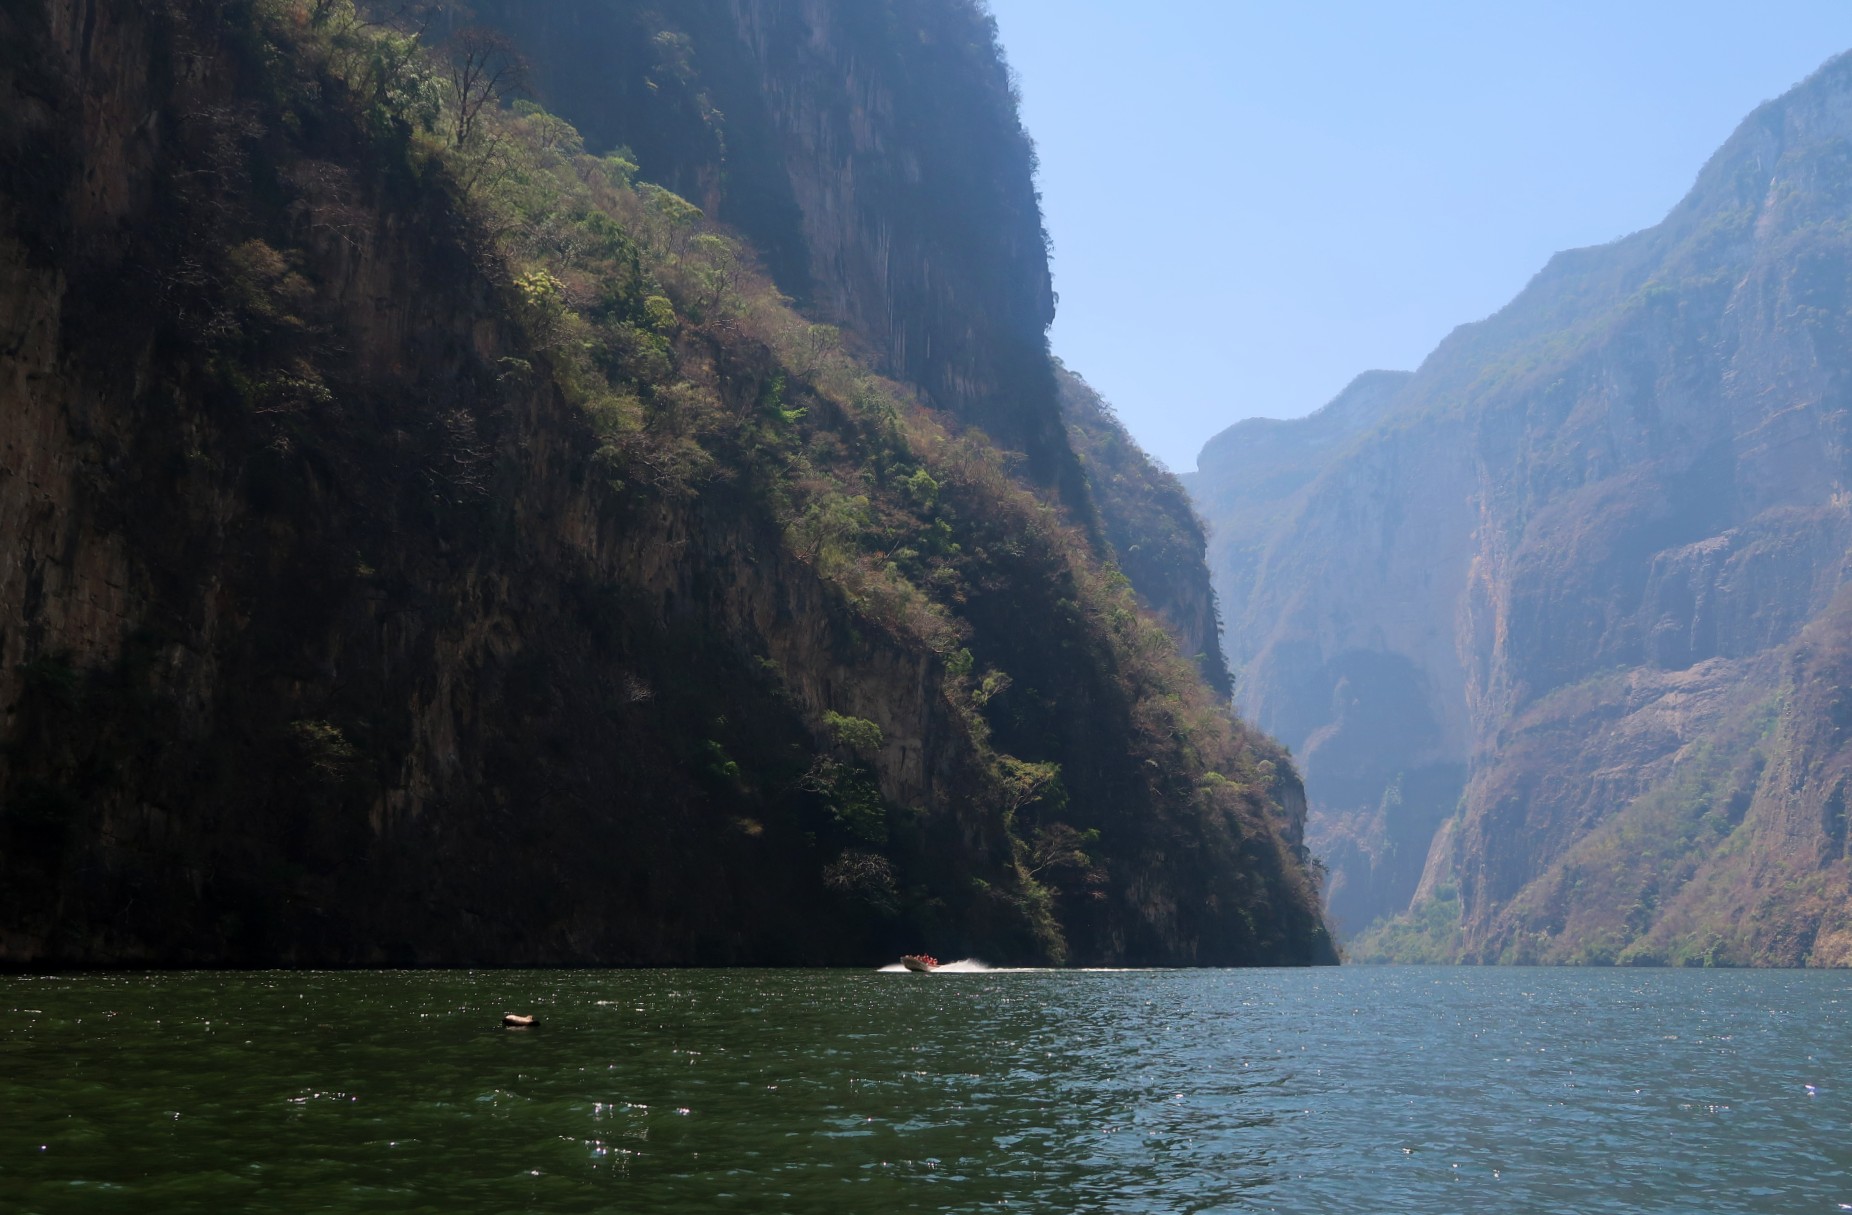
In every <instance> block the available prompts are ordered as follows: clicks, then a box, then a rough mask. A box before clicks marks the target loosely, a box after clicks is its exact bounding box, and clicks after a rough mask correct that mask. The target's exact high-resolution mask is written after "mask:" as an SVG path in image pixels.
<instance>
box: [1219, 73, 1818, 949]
mask: <svg viewBox="0 0 1852 1215" xmlns="http://www.w3.org/2000/svg"><path fill="white" fill-rule="evenodd" d="M1849 231H1852V59H1848V58H1847V57H1846V56H1840V57H1837V58H1835V59H1833V60H1831V61H1830V62H1828V63H1827V64H1826V65H1825V66H1824V67H1823V68H1821V69H1820V70H1819V71H1818V72H1817V73H1815V74H1814V75H1813V76H1812V77H1810V78H1809V79H1808V80H1807V81H1805V82H1803V83H1802V84H1801V85H1799V86H1797V87H1796V88H1795V89H1794V90H1793V91H1791V92H1790V93H1788V94H1787V95H1785V96H1783V97H1782V98H1780V99H1778V100H1776V101H1773V102H1770V103H1768V104H1766V105H1764V106H1762V107H1760V108H1759V109H1757V110H1756V111H1755V112H1754V113H1753V114H1751V115H1750V116H1749V118H1748V119H1746V120H1745V121H1744V123H1743V124H1742V125H1741V127H1739V129H1738V130H1737V131H1736V133H1735V134H1734V135H1732V137H1731V138H1730V140H1729V141H1728V142H1727V143H1726V144H1725V145H1724V146H1723V148H1722V149H1720V150H1719V152H1718V153H1717V154H1716V155H1715V156H1713V157H1712V158H1711V160H1710V161H1709V162H1708V163H1707V164H1706V165H1705V166H1704V168H1703V170H1702V172H1700V173H1699V175H1698V178H1697V181H1696V183H1695V185H1694V186H1693V188H1692V190H1691V192H1690V193H1689V194H1688V195H1687V196H1686V198H1685V199H1684V200H1683V201H1681V202H1680V203H1679V205H1678V206H1677V207H1675V208H1674V209H1673V210H1672V212H1671V213H1670V214H1669V215H1668V216H1667V217H1666V219H1665V220H1664V221H1663V222H1662V223H1660V224H1658V225H1657V226H1655V227H1653V228H1650V229H1647V230H1645V231H1642V232H1639V233H1635V234H1634V235H1632V236H1629V237H1626V238H1624V239H1622V240H1620V241H1616V242H1615V243H1613V244H1611V245H1606V246H1601V247H1598V248H1591V249H1579V250H1573V251H1570V252H1567V253H1563V254H1559V255H1557V256H1556V257H1555V258H1552V259H1551V261H1550V263H1549V264H1548V265H1547V266H1546V267H1545V268H1544V269H1543V270H1542V271H1541V272H1540V273H1539V274H1538V275H1537V276H1536V278H1534V279H1533V280H1532V282H1531V283H1530V284H1529V285H1528V286H1527V287H1526V288H1525V290H1524V291H1523V292H1522V293H1521V294H1520V295H1519V296H1518V297H1517V298H1516V299H1514V300H1513V301H1512V303H1511V304H1510V305H1508V306H1507V307H1505V308H1504V309H1502V310H1500V311H1499V312H1498V313H1497V314H1495V315H1494V316H1492V317H1489V318H1487V319H1486V320H1485V321H1482V322H1479V323H1477V324H1472V325H1465V326H1462V327H1461V328H1460V329H1458V330H1456V331H1455V332H1454V333H1453V334H1452V335H1450V336H1449V337H1448V338H1447V339H1446V340H1445V341H1443V342H1442V343H1441V345H1440V346H1439V347H1438V348H1437V349H1436V350H1435V351H1434V353H1433V354H1432V355H1430V356H1429V358H1428V359H1427V360H1426V361H1425V362H1424V363H1423V364H1422V366H1421V367H1420V368H1419V369H1418V370H1417V371H1416V372H1415V373H1413V375H1412V376H1409V377H1407V378H1406V379H1403V380H1401V381H1400V382H1399V387H1395V388H1393V390H1392V391H1391V390H1390V386H1389V382H1388V381H1375V383H1376V385H1377V387H1378V389H1379V395H1377V396H1375V397H1373V398H1372V400H1373V402H1374V405H1375V409H1374V410H1373V411H1371V410H1365V411H1362V412H1368V413H1369V414H1370V418H1369V421H1368V422H1367V423H1364V424H1360V425H1358V426H1357V427H1355V428H1354V429H1347V428H1346V427H1344V426H1342V425H1339V424H1338V421H1337V419H1339V418H1343V417H1351V416H1354V415H1355V413H1357V412H1358V410H1357V406H1356V404H1355V401H1354V399H1353V400H1350V401H1346V398H1351V397H1352V396H1353V394H1354V393H1356V392H1357V391H1358V390H1359V389H1360V388H1363V387H1365V386H1367V384H1368V383H1369V381H1365V382H1360V384H1359V385H1356V386H1353V388H1352V389H1351V390H1347V393H1346V396H1345V397H1343V398H1340V401H1339V402H1334V405H1333V406H1332V407H1328V409H1327V410H1326V411H1321V413H1320V414H1314V415H1312V417H1310V418H1308V419H1303V420H1300V421H1296V422H1288V423H1274V424H1272V425H1269V426H1264V427H1262V426H1256V424H1255V423H1243V424H1242V425H1241V426H1238V427H1235V428H1233V429H1231V430H1230V431H1228V432H1225V433H1224V434H1223V435H1221V436H1218V437H1217V439H1215V440H1213V441H1212V442H1211V443H1210V445H1209V446H1208V447H1206V448H1205V449H1204V453H1203V455H1202V457H1201V459H1200V461H1199V471H1198V472H1197V473H1196V474H1194V475H1193V476H1191V477H1189V478H1186V481H1187V483H1188V485H1189V487H1190V490H1191V492H1192V494H1193V495H1194V496H1195V498H1196V501H1197V503H1198V506H1199V509H1200V510H1201V511H1202V513H1203V514H1204V516H1205V517H1206V519H1207V520H1208V522H1209V525H1210V529H1211V548H1210V555H1211V566H1212V570H1213V573H1214V576H1215V579H1216V584H1217V588H1218V590H1219V592H1220V594H1221V601H1222V605H1223V611H1224V613H1225V614H1226V615H1227V617H1228V621H1229V628H1228V631H1227V639H1228V645H1229V657H1230V663H1231V665H1232V666H1233V667H1234V668H1235V669H1236V671H1237V676H1238V679H1237V697H1238V703H1239V704H1240V705H1241V706H1242V707H1243V709H1244V710H1245V711H1246V712H1248V713H1249V714H1251V715H1252V717H1253V719H1254V720H1255V721H1256V722H1257V723H1258V724H1259V725H1261V726H1262V727H1263V728H1265V729H1268V730H1270V731H1272V732H1274V733H1276V734H1277V735H1278V736H1279V737H1280V738H1282V740H1283V741H1286V742H1287V743H1288V744H1290V745H1291V746H1292V747H1293V748H1294V749H1295V751H1296V753H1297V754H1298V757H1299V759H1300V761H1301V763H1302V764H1303V765H1304V768H1305V772H1306V776H1307V781H1308V789H1309V794H1310V797H1311V799H1312V806H1313V812H1312V825H1311V827H1310V829H1309V836H1308V838H1309V839H1310V840H1311V842H1312V846H1313V848H1314V851H1315V852H1320V853H1322V855H1324V857H1325V859H1326V861H1327V863H1328V864H1329V865H1330V866H1331V877H1330V879H1329V895H1330V906H1331V908H1332V911H1333V913H1334V915H1335V917H1336V918H1337V919H1338V921H1339V922H1340V924H1341V927H1342V928H1343V930H1344V931H1347V932H1350V933H1353V934H1354V933H1357V932H1359V931H1360V930H1362V929H1364V928H1366V927H1368V926H1369V924H1370V923H1371V922H1372V921H1374V920H1376V919H1377V918H1378V917H1379V916H1391V917H1394V916H1401V917H1402V918H1401V919H1399V920H1397V921H1395V922H1394V923H1392V924H1388V925H1385V926H1384V927H1383V928H1382V929H1380V930H1379V931H1378V932H1376V933H1373V934H1371V935H1370V936H1369V937H1368V938H1367V939H1365V940H1364V941H1362V942H1361V943H1359V946H1358V948H1359V949H1360V951H1361V952H1362V953H1363V954H1365V955H1374V956H1402V957H1447V958H1461V959H1467V960H1477V961H1500V960H1503V961H1546V962H1572V961H1582V962H1616V961H1618V962H1634V963H1650V962H1666V963H1673V962H1720V963H1721V962H1729V963H1737V964H1748V963H1755V964H1784V965H1797V964H1813V965H1824V964H1831V965H1840V964H1845V963H1847V962H1848V961H1852V907H1849V904H1848V868H1849V867H1848V860H1847V852H1846V847H1847V836H1846V828H1845V817H1844V809H1843V806H1844V799H1845V789H1846V784H1845V771H1846V766H1847V756H1846V746H1845V744H1846V742H1847V738H1846V736H1845V733H1844V731H1845V729H1846V728H1847V726H1849V725H1852V713H1848V712H1847V711H1845V710H1843V709H1842V708H1840V707H1839V706H1840V701H1839V699H1838V697H1839V693H1838V692H1836V691H1834V690H1833V689H1834V687H1835V686H1836V685H1835V683H1834V681H1835V680H1837V679H1839V678H1840V674H1841V673H1842V672H1843V670H1844V662H1845V654H1846V651H1847V649H1848V645H1849V642H1848V635H1847V633H1846V626H1847V620H1848V617H1847V595H1848V592H1847V591H1846V590H1845V587H1846V585H1847V582H1848V578H1849V577H1852V561H1849V560H1848V549H1849V547H1852V518H1849V516H1848V510H1849V508H1852V491H1849V490H1848V486H1849V485H1852V297H1849V296H1848V290H1847V288H1848V283H1852V237H1849V236H1848V232H1849ZM1338 435H1342V436H1343V437H1342V438H1336V437H1334V436H1338ZM1263 452H1277V453H1283V456H1284V459H1285V467H1286V469H1288V470H1289V471H1288V472H1285V473H1281V472H1278V471H1274V470H1271V469H1269V467H1268V465H1267V461H1268V460H1269V459H1272V458H1274V457H1270V456H1264V455H1263V454H1262V453H1263Z"/></svg>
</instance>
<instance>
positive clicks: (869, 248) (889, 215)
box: [476, 0, 1087, 518]
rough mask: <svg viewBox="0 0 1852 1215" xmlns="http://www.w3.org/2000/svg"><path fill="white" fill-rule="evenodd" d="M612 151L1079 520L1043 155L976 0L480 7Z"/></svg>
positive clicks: (552, 92) (549, 98)
mask: <svg viewBox="0 0 1852 1215" xmlns="http://www.w3.org/2000/svg"><path fill="white" fill-rule="evenodd" d="M476 7H477V9H478V10H479V11H480V13H481V14H483V15H484V16H488V17H491V18H493V19H494V20H496V21H497V22H498V23H499V24H501V25H502V26H503V27H504V28H506V29H508V30H509V31H510V32H512V33H514V34H515V35H516V36H517V37H518V38H519V40H520V42H521V44H522V46H523V47H524V48H526V49H527V50H528V51H529V53H530V54H531V56H532V57H533V59H534V63H535V69H536V88H537V91H538V93H539V95H540V96H541V97H542V99H543V100H544V101H545V102H546V103H547V104H548V105H549V106H550V107H551V108H553V109H555V110H556V111H558V112H559V113H561V114H563V115H564V116H565V117H566V118H568V119H569V120H571V121H572V122H574V123H575V124H577V125H578V126H580V127H581V128H582V129H583V130H584V131H585V132H586V134H587V136H588V138H589V139H591V140H592V141H593V143H594V144H596V145H598V146H600V147H616V146H627V147H629V148H631V149H632V150H633V151H634V152H635V153H636V155H637V159H638V162H639V163H640V165H641V169H642V172H643V174H644V175H645V176H647V177H649V178H651V179H652V180H656V181H660V182H661V183H662V184H664V185H666V186H668V187H669V188H670V189H673V190H675V191H677V192H678V193H680V194H682V195H684V196H685V197H687V198H689V199H691V200H693V201H695V202H696V203H698V204H699V205H700V206H702V207H703V208H704V209H705V210H707V211H708V213H709V214H711V215H714V216H716V217H718V218H719V219H720V220H721V221H723V222H725V223H727V224H730V225H733V226H735V227H738V228H739V229H740V230H741V231H743V232H745V233H747V234H748V235H749V236H751V237H752V239H753V243H754V244H755V245H756V246H757V247H758V248H760V249H762V250H764V251H765V254H766V259H767V265H768V268H769V269H770V270H771V271H772V273H773V274H774V276H775V277H776V278H777V279H778V282H779V285H780V286H781V287H782V288H783V289H784V290H785V291H786V292H787V293H789V294H790V295H792V296H793V297H794V298H795V299H797V300H798V301H799V302H800V304H802V305H803V306H804V307H805V308H806V311H808V312H809V313H811V314H812V315H815V316H817V317H818V318H819V319H821V320H825V321H828V322H830V323H832V324H836V325H840V326H842V327H843V328H844V329H846V330H848V331H850V332H852V333H854V334H856V335H857V336H858V337H860V338H861V339H862V341H863V342H865V343H866V344H867V347H868V349H869V350H870V351H871V352H872V354H873V355H874V356H875V358H876V360H877V361H878V363H879V364H880V365H881V366H882V368H883V369H884V370H885V371H887V373H888V374H891V375H893V376H895V377H896V378H898V379H901V380H905V381H906V382H908V383H910V384H914V385H918V386H919V388H920V389H921V390H922V391H923V392H924V393H925V395H926V396H927V398H928V399H929V400H931V401H932V402H933V403H934V404H935V405H936V406H937V407H938V408H940V409H943V410H945V411H946V412H948V413H950V414H952V415H953V416H955V417H958V418H960V419H963V420H964V421H966V422H969V423H971V424H973V425H976V426H978V427H981V428H982V429H983V430H984V431H985V432H986V433H987V434H989V435H990V436H991V437H992V438H993V439H994V440H996V441H997V442H998V443H999V444H1001V445H1002V446H1004V447H1005V448H1008V449H1010V450H1014V451H1020V452H1022V453H1024V456H1025V463H1024V471H1025V472H1026V473H1027V474H1028V475H1029V476H1031V477H1032V478H1034V479H1035V480H1037V481H1038V482H1040V483H1042V484H1044V485H1048V486H1052V487H1054V488H1056V489H1057V491H1058V492H1059V493H1060V495H1061V496H1062V498H1063V499H1064V500H1065V502H1066V503H1067V505H1068V507H1069V509H1070V510H1072V511H1074V512H1075V513H1076V514H1077V516H1078V517H1083V518H1084V517H1085V515H1086V513H1087V506H1086V503H1087V495H1086V492H1085V489H1084V486H1083V484H1082V480H1081V477H1080V471H1079V466H1078V464H1077V463H1076V462H1075V460H1074V456H1073V452H1072V451H1071V450H1070V449H1069V447H1068V444H1067V437H1066V432H1065V430H1064V429H1063V427H1062V422H1061V415H1060V409H1059V406H1058V404H1057V400H1056V389H1055V381H1054V374H1053V369H1052V367H1051V365H1050V363H1049V359H1048V353H1047V340H1046V336H1045V334H1046V331H1047V328H1048V325H1049V323H1050V322H1051V321H1053V319H1054V308H1055V299H1054V289H1053V284H1052V280H1051V278H1050V275H1049V270H1048V252H1047V245H1046V241H1045V238H1044V236H1043V229H1042V218H1041V205H1040V199H1039V197H1038V195H1037V194H1036V192H1035V188H1034V182H1033V177H1032V166H1033V157H1034V149H1033V146H1032V144H1031V143H1030V141H1029V137H1028V135H1027V134H1026V133H1025V132H1024V131H1023V129H1022V126H1021V124H1020V122H1019V120H1018V118H1017V113H1016V106H1015V102H1014V98H1013V96H1012V92H1011V86H1010V82H1009V77H1008V73H1007V71H1006V69H1005V67H1004V65H1003V63H1002V61H1001V59H1000V58H999V57H998V54H997V51H996V28H995V24H994V22H993V21H992V20H991V19H990V18H989V16H988V15H987V14H986V13H985V12H983V11H982V10H981V9H980V8H979V6H977V5H975V4H972V3H970V2H969V0H937V2H935V3H930V4H913V3H899V2H896V0H856V2H854V3H846V2H844V0H800V2H798V3H788V2H784V0H686V2H684V3H678V4H675V5H661V4H656V3H649V2H646V0H489V2H488V3H485V4H479V5H477V6H476Z"/></svg>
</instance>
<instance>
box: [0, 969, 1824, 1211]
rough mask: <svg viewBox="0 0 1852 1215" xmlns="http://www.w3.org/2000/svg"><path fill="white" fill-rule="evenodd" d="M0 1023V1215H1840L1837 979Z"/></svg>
mask: <svg viewBox="0 0 1852 1215" xmlns="http://www.w3.org/2000/svg"><path fill="white" fill-rule="evenodd" d="M522 1010H527V1011H532V1012H535V1013H537V1014H539V1015H540V1017H541V1018H543V1021H544V1024H543V1026H542V1027H541V1028H539V1029H535V1030H526V1031H504V1030H502V1029H500V1028H498V1027H497V1023H498V1021H499V1019H500V1017H501V1014H502V1013H503V1012H504V1011H522ZM0 1014H3V1015H4V1020H3V1021H0V1210H4V1211H8V1212H16V1211H17V1212H24V1211H86V1212H89V1211H176V1212H181V1211H211V1212H223V1211H278V1212H284V1211H286V1212H301V1211H394V1212H399V1211H441V1212H445V1213H447V1215H448V1213H454V1212H478V1211H481V1212H499V1211H540V1212H552V1211H622V1212H638V1213H647V1212H676V1213H678V1215H681V1213H685V1212H706V1211H715V1212H730V1211H739V1212H746V1211H752V1212H759V1211H765V1212H778V1211H793V1212H797V1211H831V1212H836V1211H841V1212H863V1211H866V1212H893V1211H977V1210H1002V1209H1007V1210H1016V1211H1063V1212H1065V1211H1076V1212H1079V1211H1128V1212H1129V1211H1137V1212H1167V1213H1168V1212H1184V1211H1294V1212H1319V1213H1324V1212H1349V1211H1368V1212H1452V1211H1459V1212H1525V1211H1552V1212H1575V1213H1577V1215H1582V1213H1588V1212H1606V1211H1616V1212H1618V1211H1668V1212H1670V1211H1679V1212H1736V1211H1758V1212H1760V1211H1767V1212H1782V1213H1783V1215H1791V1213H1794V1212H1813V1211H1820V1212H1837V1211H1843V1210H1852V1074H1848V1073H1847V1063H1848V1060H1849V1059H1852V1015H1849V1014H1852V976H1848V975H1846V974H1844V973H1823V972H1794V971H1783V972H1759V973H1753V972H1690V971H1648V972H1641V971H1576V970H1436V969H1422V968H1413V969H1365V968H1348V969H1341V970H1322V971H1277V970H1274V971H1135V972H1119V973H1101V972H1065V973H1057V972H990V973H984V974H953V975H932V976H913V975H900V974H874V973H849V972H841V971H833V972H826V971H795V972H794V971H615V972H613V971H540V972H532V971H530V972H485V973H477V974H467V973H460V972H439V973H431V972H404V971H398V972H365V973H348V974H340V973H256V974H161V975H95V976H82V977H52V978H0ZM1808 1085H1812V1086H1814V1088H1813V1090H1811V1091H1810V1090H1809V1089H1808V1087H1807V1086H1808Z"/></svg>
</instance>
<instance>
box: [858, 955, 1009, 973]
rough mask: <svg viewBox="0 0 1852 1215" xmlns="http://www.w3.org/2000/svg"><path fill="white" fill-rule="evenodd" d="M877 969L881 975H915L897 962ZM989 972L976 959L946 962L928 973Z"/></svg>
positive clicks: (987, 968)
mask: <svg viewBox="0 0 1852 1215" xmlns="http://www.w3.org/2000/svg"><path fill="white" fill-rule="evenodd" d="M879 969H880V973H882V974H903V975H904V974H910V973H915V972H911V971H909V970H908V969H907V968H906V967H905V966H902V965H901V964H900V963H899V962H889V963H888V964H887V965H886V966H883V967H880V968H879ZM991 970H992V968H991V967H989V966H986V965H984V963H982V962H980V961H978V960H977V959H976V958H960V959H958V961H956V962H946V963H944V964H942V965H939V966H935V967H933V969H932V971H931V972H930V973H932V974H935V975H981V974H989V973H990V972H991Z"/></svg>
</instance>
